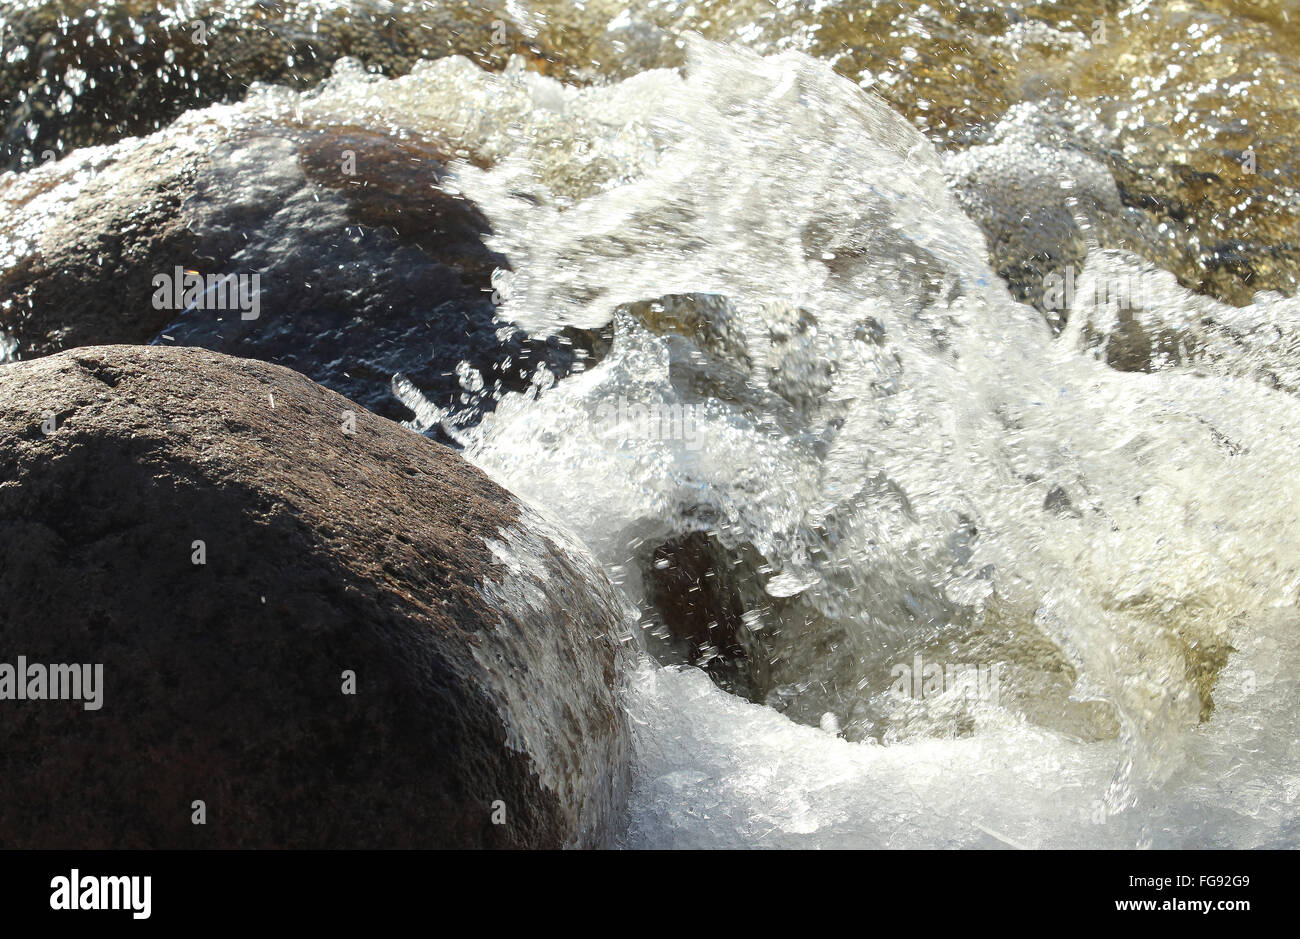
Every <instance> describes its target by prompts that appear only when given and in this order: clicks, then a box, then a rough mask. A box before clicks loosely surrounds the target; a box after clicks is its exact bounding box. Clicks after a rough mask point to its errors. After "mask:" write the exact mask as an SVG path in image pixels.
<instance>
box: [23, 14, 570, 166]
mask: <svg viewBox="0 0 1300 939" xmlns="http://www.w3.org/2000/svg"><path fill="white" fill-rule="evenodd" d="M521 27H522V24H521V23H520V22H519V21H518V19H517V18H516V17H514V16H512V15H511V14H509V13H507V12H504V11H500V10H497V9H494V8H490V7H489V6H488V5H486V4H484V5H479V4H476V3H472V2H471V3H429V2H397V3H389V2H384V3H369V2H367V3H355V4H333V3H323V2H319V0H286V2H275V3H268V2H264V0H235V2H233V3H229V2H227V3H220V4H217V3H211V2H208V0H198V2H191V3H185V4H178V5H176V6H173V7H166V8H162V7H159V6H158V5H157V4H148V3H141V2H140V0H108V2H105V3H100V4H96V5H95V6H93V7H86V6H85V5H83V4H73V3H69V2H67V0H38V2H35V3H31V4H24V5H23V6H22V7H21V8H20V9H16V10H15V9H7V10H5V11H3V12H0V48H3V49H4V50H5V51H6V53H7V55H6V59H5V67H4V69H3V70H0V100H3V101H6V102H8V104H7V106H6V107H5V110H4V112H3V117H4V125H3V128H2V130H3V137H2V138H0V168H5V169H22V168H26V167H30V166H32V165H34V164H40V163H43V162H45V161H47V160H48V159H51V158H52V157H55V156H62V155H64V154H67V153H69V152H71V151H72V150H74V149H76V148H78V147H84V146H88V145H92V144H104V143H112V142H113V141H116V140H119V139H121V138H123V137H126V136H129V135H138V134H147V133H150V132H152V131H155V130H158V129H159V128H161V127H164V126H166V125H167V124H168V123H170V122H171V121H172V120H173V119H175V118H176V117H177V116H179V115H180V114H181V113H183V112H184V111H185V110H187V109H189V108H194V107H200V106H203V105H206V104H211V103H214V102H232V101H238V100H239V99H241V98H243V96H244V95H245V94H246V93H247V92H248V90H249V87H250V86H251V85H252V84H253V83H254V82H273V83H276V84H280V85H288V86H291V87H297V88H305V87H308V86H310V85H312V84H315V83H316V82H318V81H319V80H320V79H321V78H323V77H325V76H326V75H328V74H329V71H330V68H331V67H332V66H333V64H334V62H335V61H336V60H337V59H339V58H340V57H343V56H352V57H354V58H357V59H359V60H360V61H361V62H363V63H364V64H365V65H366V66H367V67H369V68H373V69H375V70H378V71H383V72H387V73H390V74H394V73H395V74H400V73H403V72H406V71H408V70H409V69H410V68H411V66H412V65H414V64H415V62H416V61H418V60H419V59H421V58H424V59H434V58H438V57H441V56H446V55H467V56H472V57H473V58H474V59H475V60H476V61H477V62H479V63H480V64H482V65H485V66H488V67H495V68H501V67H503V66H504V65H505V62H506V58H507V56H508V55H510V54H511V53H523V54H525V55H530V56H532V57H538V58H541V59H547V58H553V56H552V55H550V54H548V53H547V52H545V51H544V50H542V49H541V48H540V47H539V46H538V45H537V43H536V42H534V41H531V40H530V39H529V38H528V37H527V35H526V34H525V29H524V28H521Z"/></svg>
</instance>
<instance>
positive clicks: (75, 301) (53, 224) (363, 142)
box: [0, 66, 592, 429]
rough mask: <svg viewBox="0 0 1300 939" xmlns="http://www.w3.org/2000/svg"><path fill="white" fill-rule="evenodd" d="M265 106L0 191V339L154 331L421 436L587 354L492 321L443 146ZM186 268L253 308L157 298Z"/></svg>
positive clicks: (114, 149)
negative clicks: (402, 422)
mask: <svg viewBox="0 0 1300 939" xmlns="http://www.w3.org/2000/svg"><path fill="white" fill-rule="evenodd" d="M347 67H349V66H345V67H344V68H345V69H346V68H347ZM295 97H296V96H295ZM264 104H266V102H261V103H249V104H247V105H238V106H214V107H211V108H208V109H206V110H203V111H194V112H190V113H189V114H187V115H185V116H184V117H183V118H182V119H181V120H179V121H178V122H177V123H176V124H175V125H173V126H172V127H170V128H168V129H167V130H166V131H162V132H159V133H158V134H154V135H152V136H150V137H147V138H141V139H133V140H126V141H122V142H120V143H118V144H115V145H113V146H111V147H106V148H93V149H88V150H81V151H78V152H77V153H76V154H75V155H74V156H72V157H69V158H68V159H65V160H61V161H59V162H57V163H55V164H52V165H50V166H47V167H41V168H40V169H38V170H34V171H33V172H30V173H25V174H22V175H19V176H12V175H11V176H8V177H5V178H3V179H0V205H3V207H4V208H5V209H6V210H7V212H6V214H5V217H4V218H3V220H0V244H3V245H4V246H5V247H6V248H7V250H6V251H5V252H4V254H3V255H0V288H3V293H4V294H5V295H7V296H6V299H5V300H4V301H3V302H0V328H2V329H3V330H4V331H5V332H7V333H8V334H9V335H10V336H11V337H12V340H11V341H12V345H13V346H14V348H13V356H14V357H15V358H22V359H27V358H33V357H36V356H40V355H48V354H49V353H51V352H56V351H59V350H60V349H66V348H72V347H76V346H83V345H96V344H104V343H119V342H127V343H145V342H149V341H151V340H153V339H155V337H158V336H159V333H160V332H162V333H163V335H162V337H161V339H160V340H159V341H162V342H167V343H172V344H176V345H196V346H204V347H206V348H210V349H213V350H215V351H221V352H229V353H234V354H238V355H241V356H246V357H250V358H258V359H264V360H267V361H273V362H278V363H281V364H284V365H287V366H289V367H291V368H294V369H295V370H297V371H300V372H302V373H304V374H306V375H307V376H308V377H310V378H312V379H313V380H315V381H318V382H320V383H322V384H324V385H326V386H327V387H329V388H331V389H333V390H335V391H338V392H340V393H341V394H345V395H347V396H348V397H350V398H352V399H354V400H356V401H357V402H358V403H360V404H362V405H363V406H365V407H366V408H368V409H370V410H372V411H375V412H377V413H380V414H382V415H383V416H386V417H391V418H394V419H402V418H411V417H412V415H413V414H414V415H415V418H414V419H415V421H416V424H417V426H418V427H420V429H430V428H437V427H438V426H439V425H440V423H441V421H442V419H443V414H444V412H450V411H451V410H452V409H455V410H457V411H458V412H459V419H460V420H461V421H462V422H465V421H473V420H474V419H476V418H477V417H478V416H479V415H481V413H482V412H483V411H485V410H489V409H491V408H492V407H493V406H494V405H495V400H496V395H497V394H499V393H500V392H501V391H502V390H505V391H511V390H514V391H518V390H523V389H525V388H527V387H528V386H529V384H530V382H531V381H532V380H533V379H534V377H535V376H536V373H537V370H538V368H539V366H542V365H544V366H545V368H546V370H547V371H549V372H550V373H552V374H555V375H564V374H567V373H568V372H569V371H570V369H572V368H573V367H574V365H575V362H577V361H580V360H581V359H582V358H583V357H584V356H587V355H589V354H590V349H591V346H592V339H591V337H589V336H585V335H582V334H579V333H577V332H575V331H570V332H569V333H567V334H565V335H561V336H555V337H551V338H549V339H541V340H532V339H529V338H528V337H526V336H525V335H523V334H522V333H520V332H519V331H518V330H514V329H510V328H506V327H503V325H502V324H501V323H500V322H499V321H498V320H497V318H496V305H495V304H494V302H493V298H492V283H491V277H492V273H493V270H494V269H495V268H497V267H498V266H506V264H507V262H506V260H505V259H504V258H503V257H501V256H500V255H498V254H495V253H493V252H491V251H489V250H488V249H487V248H485V247H484V245H483V238H484V237H485V236H486V234H487V233H488V230H489V229H488V225H487V221H486V220H485V219H484V218H483V216H482V213H481V212H480V211H479V210H478V208H477V207H476V206H475V205H474V203H472V202H471V201H469V200H468V199H466V198H464V197H463V196H460V195H458V194H455V193H454V192H450V191H447V190H446V189H444V188H443V186H442V182H443V180H444V179H445V178H446V173H447V171H446V164H447V163H448V162H449V161H450V160H451V159H452V154H450V153H449V152H448V149H447V147H446V146H445V144H444V143H443V142H441V141H439V140H438V139H436V137H433V136H426V137H419V136H413V135H411V134H410V133H408V132H406V131H398V130H393V131H392V132H391V133H390V132H386V131H380V130H375V129H368V128H363V127H358V126H336V125H331V124H327V123H324V119H322V122H320V123H315V122H312V121H310V120H301V119H300V120H294V119H292V118H288V117H283V119H281V118H282V116H280V115H277V119H276V120H273V121H268V120H265V116H266V114H267V113H268V112H267V111H265V110H263V109H262V105H264ZM185 272H191V273H192V275H193V276H200V277H204V278H207V279H212V278H222V277H226V276H228V275H231V274H234V275H237V276H239V277H243V278H247V280H246V281H244V282H241V283H242V284H243V286H244V287H247V288H249V289H248V290H247V292H248V293H249V294H250V295H251V296H252V297H254V298H255V299H256V308H255V309H233V308H224V309H214V308H213V306H214V304H213V303H212V302H210V298H207V295H206V294H205V300H204V301H203V302H199V303H194V302H188V303H184V302H182V303H177V302H174V300H172V299H171V298H172V296H173V294H172V292H171V291H170V290H164V291H163V300H164V302H163V303H161V304H159V303H158V302H157V297H158V291H159V288H158V286H157V285H158V283H159V278H163V279H164V280H165V281H166V282H167V283H172V282H174V281H176V280H178V279H179V278H182V277H184V276H186V274H185ZM254 276H255V277H256V281H253V280H252V278H253V277H254ZM462 363H464V365H462Z"/></svg>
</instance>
